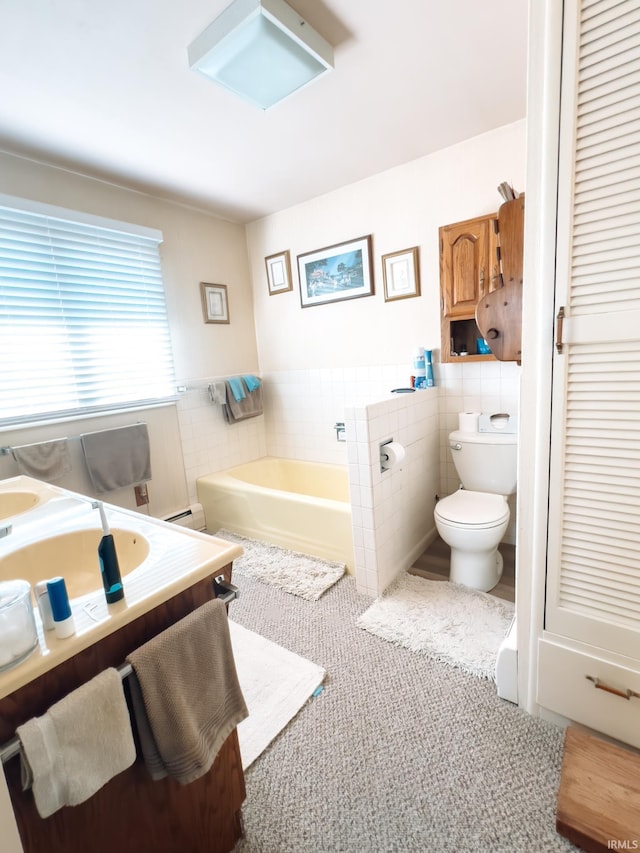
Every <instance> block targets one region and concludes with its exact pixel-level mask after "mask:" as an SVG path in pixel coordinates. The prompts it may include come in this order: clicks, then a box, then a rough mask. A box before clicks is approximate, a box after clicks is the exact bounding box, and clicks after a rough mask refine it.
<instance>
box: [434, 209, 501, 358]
mask: <svg viewBox="0 0 640 853" xmlns="http://www.w3.org/2000/svg"><path fill="white" fill-rule="evenodd" d="M439 240H440V297H441V304H440V308H441V333H442V350H441V361H443V362H452V361H460V360H461V358H462V359H464V360H465V361H487V360H492V359H493V356H492V355H491V354H489V355H482V354H477V353H476V341H477V338H479V337H482V335H481V334H480V331H479V330H478V327H477V325H476V322H475V311H476V305H477V304H478V301H479V300H480V299H481V298H482V297H483V296H485V295H486V294H488V293H492V292H493V291H494V290H497V289H498V288H499V287H500V264H499V258H498V236H497V219H496V215H495V214H489V215H487V216H478V217H476V218H475V219H467V220H465V221H464V222H455V223H453V224H451V225H443V226H442V227H441V228H440V229H439ZM461 351H466V352H467V355H466V356H459V355H458V353H460V352H461Z"/></svg>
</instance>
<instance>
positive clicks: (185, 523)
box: [163, 504, 207, 530]
mask: <svg viewBox="0 0 640 853" xmlns="http://www.w3.org/2000/svg"><path fill="white" fill-rule="evenodd" d="M163 521H168V522H170V523H171V524H179V525H180V526H181V527H189V528H190V529H191V530H204V529H205V527H206V526H207V524H206V521H205V517H204V510H203V508H202V504H191V505H190V506H188V507H185V508H184V509H182V510H180V511H179V512H176V513H173V514H172V515H166V516H165V517H164V519H163Z"/></svg>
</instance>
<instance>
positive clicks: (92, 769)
mask: <svg viewBox="0 0 640 853" xmlns="http://www.w3.org/2000/svg"><path fill="white" fill-rule="evenodd" d="M16 734H17V735H18V737H19V738H20V741H21V743H22V751H23V782H26V783H27V784H24V787H25V788H26V787H28V782H31V784H32V787H33V796H34V798H35V801H36V807H37V809H38V814H39V815H40V817H49V815H52V814H53V813H54V812H56V811H58V809H60V808H62V807H63V806H77V805H78V804H79V803H83V802H84V801H85V800H88V799H89V797H92V796H93V795H94V794H95V793H96V791H99V790H100V788H101V787H102V786H103V785H105V784H106V783H107V782H108V781H109V780H110V779H112V778H113V777H114V776H116V775H117V774H118V773H121V772H122V771H123V770H126V768H127V767H129V766H130V765H131V764H133V762H134V761H135V759H136V748H135V745H134V742H133V734H132V732H131V721H130V719H129V712H128V710H127V703H126V701H125V698H124V691H123V689H122V679H121V678H120V675H119V674H118V672H117V671H116V670H115V669H107V670H105V671H104V672H101V673H100V675H97V676H96V677H95V678H93V679H91V681H89V682H87V683H86V684H83V685H82V687H79V688H78V689H77V690H74V691H73V692H72V693H70V694H69V695H68V696H65V698H64V699H61V700H60V701H59V702H56V704H55V705H52V706H51V708H50V709H49V710H48V711H47V713H46V714H44V715H43V716H42V717H34V718H33V719H31V720H28V721H27V722H26V723H24V724H23V725H22V726H19V727H18V729H17V731H16ZM25 760H26V764H25Z"/></svg>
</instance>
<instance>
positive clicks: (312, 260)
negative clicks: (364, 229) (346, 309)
mask: <svg viewBox="0 0 640 853" xmlns="http://www.w3.org/2000/svg"><path fill="white" fill-rule="evenodd" d="M372 268H373V264H372V262H371V235H368V236H366V237H358V238H357V239H356V240H350V241H349V242H347V243H337V244H336V245H335V246H327V247H326V248H325V249H316V251H315V252H306V253H305V254H303V255H298V277H299V279H300V303H301V305H302V307H303V308H309V307H311V306H312V305H324V304H326V303H327V302H341V301H343V300H346V299H358V298H359V297H361V296H372V295H373V272H372Z"/></svg>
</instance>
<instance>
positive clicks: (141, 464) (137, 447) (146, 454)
mask: <svg viewBox="0 0 640 853" xmlns="http://www.w3.org/2000/svg"><path fill="white" fill-rule="evenodd" d="M80 439H81V441H82V449H83V451H84V458H85V460H86V463H87V468H88V470H89V476H90V477H91V482H92V483H93V485H94V487H95V490H96V492H99V493H102V492H111V491H113V490H114V489H122V488H124V487H125V486H135V485H137V484H138V483H144V482H146V481H147V480H150V479H151V458H150V449H149V432H148V430H147V425H146V424H131V426H126V427H116V428H115V429H103V430H100V431H98V432H87V433H85V434H84V435H81V436H80Z"/></svg>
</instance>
